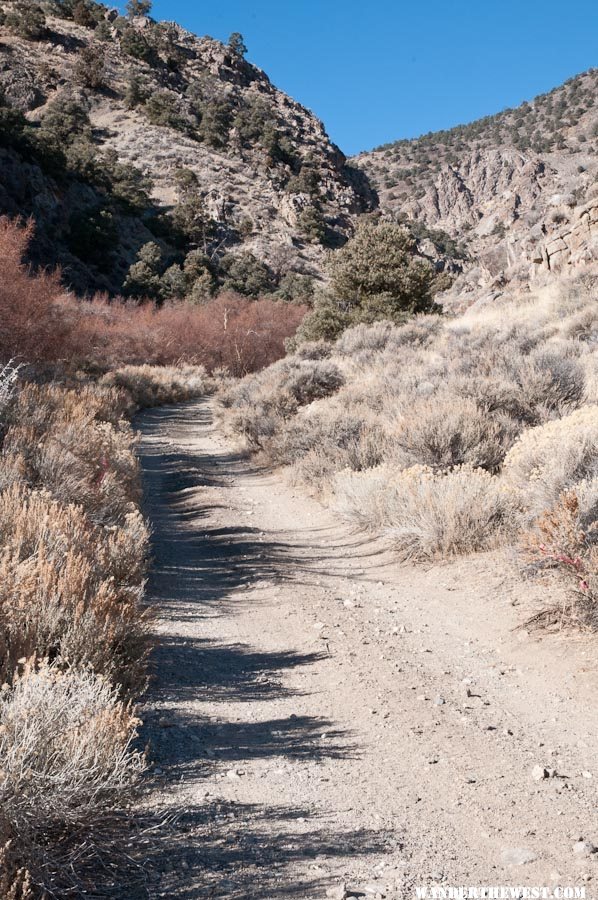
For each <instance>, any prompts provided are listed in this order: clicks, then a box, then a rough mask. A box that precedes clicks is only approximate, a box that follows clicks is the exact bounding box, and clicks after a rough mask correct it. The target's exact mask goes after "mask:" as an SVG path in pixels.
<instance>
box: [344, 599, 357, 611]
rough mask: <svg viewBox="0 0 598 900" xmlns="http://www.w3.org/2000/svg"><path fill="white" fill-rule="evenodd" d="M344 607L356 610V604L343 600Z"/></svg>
mask: <svg viewBox="0 0 598 900" xmlns="http://www.w3.org/2000/svg"><path fill="white" fill-rule="evenodd" d="M343 606H346V607H347V609H354V608H355V604H354V603H353V601H352V600H343Z"/></svg>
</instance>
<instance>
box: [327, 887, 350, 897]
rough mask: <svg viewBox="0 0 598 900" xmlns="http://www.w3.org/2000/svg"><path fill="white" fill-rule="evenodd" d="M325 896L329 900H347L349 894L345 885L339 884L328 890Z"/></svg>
mask: <svg viewBox="0 0 598 900" xmlns="http://www.w3.org/2000/svg"><path fill="white" fill-rule="evenodd" d="M326 896H327V897H330V900H347V898H348V896H349V893H348V891H347V886H346V884H339V885H337V886H336V887H332V888H328V890H327V891H326Z"/></svg>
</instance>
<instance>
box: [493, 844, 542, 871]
mask: <svg viewBox="0 0 598 900" xmlns="http://www.w3.org/2000/svg"><path fill="white" fill-rule="evenodd" d="M536 858H537V857H536V854H535V853H534V852H533V851H532V850H528V849H527V847H508V848H507V849H506V850H503V851H502V853H501V854H500V859H501V862H502V863H504V865H506V866H525V865H527V863H531V862H534V860H535V859H536Z"/></svg>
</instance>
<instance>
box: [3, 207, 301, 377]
mask: <svg viewBox="0 0 598 900" xmlns="http://www.w3.org/2000/svg"><path fill="white" fill-rule="evenodd" d="M32 236H33V228H32V225H31V224H29V225H27V226H23V225H22V224H20V223H19V222H15V221H11V220H9V219H7V218H5V217H0V319H1V321H2V328H0V360H9V359H11V358H15V359H17V360H18V361H19V362H27V363H29V364H36V365H37V367H38V369H39V368H40V366H42V365H45V366H51V367H52V369H53V370H56V368H57V367H60V368H62V369H63V370H65V371H67V372H69V373H72V372H74V371H76V370H77V369H83V370H85V371H87V372H93V373H95V374H102V373H105V372H107V371H112V370H113V369H115V368H119V367H122V366H129V365H134V366H143V365H145V364H148V363H149V364H152V365H155V366H171V367H173V366H178V365H179V364H181V363H184V364H188V365H197V366H204V367H205V368H206V369H207V370H208V371H209V372H212V371H214V370H217V369H222V368H226V369H228V370H229V372H230V373H231V374H232V375H234V376H242V375H245V374H246V373H248V372H255V371H257V370H259V369H260V368H262V367H263V366H267V365H269V364H270V363H272V362H274V361H275V360H277V359H280V358H281V357H282V356H284V352H285V349H284V348H285V341H286V340H287V339H289V338H291V337H292V336H293V335H294V334H295V331H296V330H297V328H298V326H299V324H300V322H301V321H302V319H303V317H304V315H305V312H306V308H305V307H302V306H299V305H296V304H289V303H285V302H283V301H278V302H277V301H275V300H272V299H261V300H251V299H249V298H248V297H243V296H239V295H236V294H233V293H225V294H222V295H220V296H218V297H216V298H215V299H214V300H210V301H208V302H206V303H205V304H203V305H195V304H192V303H188V302H183V301H181V302H172V303H164V304H163V305H162V306H156V304H155V303H153V302H142V301H139V300H134V301H131V300H129V301H126V302H125V301H124V300H122V299H119V298H116V299H114V300H112V301H110V300H109V299H108V298H107V297H105V296H102V295H97V296H95V297H93V298H91V299H89V300H85V301H82V300H78V299H77V298H76V297H74V296H73V295H72V294H69V293H68V292H67V291H66V290H65V289H64V287H63V286H62V284H61V276H60V272H35V273H33V272H32V271H31V269H30V267H29V266H27V265H26V264H25V263H24V262H23V260H24V259H25V258H26V256H27V251H28V248H29V245H30V242H31V239H32Z"/></svg>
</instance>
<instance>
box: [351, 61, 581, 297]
mask: <svg viewBox="0 0 598 900" xmlns="http://www.w3.org/2000/svg"><path fill="white" fill-rule="evenodd" d="M597 94H598V72H597V71H596V70H591V71H590V72H587V73H584V74H583V75H580V76H578V77H576V78H574V79H571V80H570V81H569V82H567V83H566V84H564V85H563V86H561V87H559V88H556V89H555V90H554V91H551V92H550V93H549V94H545V95H542V96H541V97H538V98H536V99H535V100H534V101H533V102H532V103H526V104H523V105H522V106H521V107H519V108H518V109H515V110H507V111H505V112H503V113H501V114H499V115H497V116H492V117H488V118H486V119H482V120H480V121H479V122H474V123H472V124H471V125H468V126H460V127H458V128H455V129H452V130H450V131H446V132H439V133H437V134H430V135H425V136H423V137H422V138H419V139H417V140H413V141H399V142H397V143H396V144H391V145H388V146H385V147H381V148H379V149H377V150H373V151H371V152H370V153H363V154H361V155H360V156H358V157H356V158H355V160H354V162H355V164H356V165H358V166H359V167H361V168H362V169H363V170H364V172H366V173H367V174H368V176H369V177H370V179H371V181H372V183H373V184H374V186H375V187H376V188H377V190H378V193H379V197H380V205H381V209H382V210H383V211H384V213H385V214H386V215H389V216H391V217H393V218H399V219H405V220H412V221H414V222H416V223H418V224H419V225H420V227H422V226H423V227H425V228H428V229H440V230H442V231H444V232H446V233H447V235H448V236H450V238H451V239H452V240H453V241H456V242H457V243H459V244H460V245H461V249H462V251H463V255H464V256H466V257H467V259H466V260H465V262H464V263H463V268H464V272H463V274H462V276H461V277H460V279H459V280H458V284H457V285H456V286H455V289H454V291H453V294H455V293H462V294H466V293H468V292H471V291H477V290H479V289H480V288H486V287H489V288H491V287H493V286H500V285H503V284H504V283H510V282H516V283H521V284H524V283H526V282H528V281H530V280H534V279H535V278H537V277H538V276H543V275H545V274H546V273H548V272H555V271H556V272H560V271H562V270H563V269H564V268H570V267H572V266H581V265H587V264H588V263H591V262H593V261H595V259H596V256H597V247H596V241H595V228H596V225H595V209H596V200H595V199H594V198H595V197H596V195H597V191H596V176H597V174H598V158H597V155H596V153H597V150H598V146H597V134H598V108H595V101H596V96H597Z"/></svg>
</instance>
